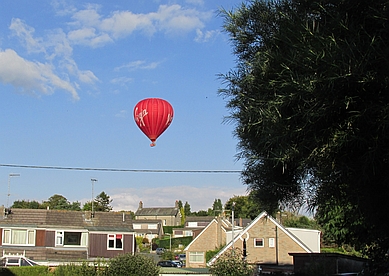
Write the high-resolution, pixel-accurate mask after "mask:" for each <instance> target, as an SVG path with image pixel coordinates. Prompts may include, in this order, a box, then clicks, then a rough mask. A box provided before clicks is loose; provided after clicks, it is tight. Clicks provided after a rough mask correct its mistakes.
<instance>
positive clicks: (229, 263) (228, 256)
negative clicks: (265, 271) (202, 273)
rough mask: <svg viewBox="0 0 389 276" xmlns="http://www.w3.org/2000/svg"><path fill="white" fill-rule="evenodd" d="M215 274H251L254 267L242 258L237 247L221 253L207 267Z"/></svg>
mask: <svg viewBox="0 0 389 276" xmlns="http://www.w3.org/2000/svg"><path fill="white" fill-rule="evenodd" d="M209 271H210V272H211V273H212V275H216V276H251V275H253V273H254V268H253V267H252V266H251V265H249V264H248V263H247V262H246V261H245V260H243V258H242V252H241V250H239V249H238V248H236V249H234V250H229V251H227V252H226V253H224V254H223V255H221V256H220V257H219V258H218V259H217V260H216V261H215V263H213V264H212V265H211V267H210V269H209Z"/></svg>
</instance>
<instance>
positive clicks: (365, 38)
mask: <svg viewBox="0 0 389 276" xmlns="http://www.w3.org/2000/svg"><path fill="white" fill-rule="evenodd" d="M387 12H388V3H387V1H386V0H377V1H357V2H356V1H352V0H342V1H325V0H317V1H314V0H280V1H266V0H254V1H250V2H248V3H245V4H242V5H241V6H240V7H238V8H236V10H234V11H225V10H223V11H222V16H223V17H224V19H225V23H224V29H225V30H226V32H227V33H228V34H229V35H230V38H231V41H232V45H233V49H234V53H235V55H236V57H237V65H236V67H235V69H233V70H231V71H230V72H229V73H227V74H225V75H222V76H221V78H222V79H223V81H225V88H223V89H221V90H220V93H221V94H222V96H224V97H225V98H226V100H227V107H228V108H230V111H231V115H230V116H229V118H228V119H229V120H231V121H233V122H235V123H236V129H235V135H236V137H237V138H238V139H239V144H238V147H239V150H240V152H239V154H238V157H239V158H242V159H244V161H245V163H244V171H243V173H242V180H243V182H244V183H245V184H247V185H248V186H249V189H250V190H252V191H253V192H254V194H255V198H256V200H257V201H258V202H260V203H261V206H262V207H263V208H264V209H265V210H267V211H268V212H270V213H274V212H276V211H277V210H278V208H279V207H280V206H281V205H282V206H284V207H285V206H288V205H289V206H293V207H295V206H297V205H300V206H301V204H303V202H304V201H306V202H307V204H308V205H309V207H310V208H311V209H313V208H317V209H318V210H319V211H318V215H319V216H325V215H326V214H328V212H334V213H336V214H337V217H339V218H346V220H347V222H352V223H342V224H340V225H338V224H339V223H340V222H341V221H340V220H336V221H331V220H330V219H328V217H327V219H325V218H324V219H323V220H322V222H323V223H334V225H337V227H343V229H344V230H346V231H343V232H342V233H341V235H338V237H339V239H340V240H339V241H338V242H347V241H350V242H352V243H353V244H354V245H356V246H358V247H359V248H368V249H372V252H368V253H369V254H370V256H373V255H374V256H381V260H377V261H388V260H387V259H386V260H385V258H387V255H385V253H386V252H387V251H388V249H389V235H388V234H387V233H389V224H387V223H383V222H385V221H388V220H389V212H381V211H378V210H387V209H388V208H389V200H388V196H389V192H388V191H389V190H388V188H387V183H388V182H389V170H388V168H389V158H388V152H389V116H388V114H389V78H388V76H389V47H387V38H388V37H389V28H387V18H388V14H387ZM328 202H331V203H332V205H330V206H329V205H327V203H328ZM320 210H323V211H320ZM339 230H340V229H339ZM373 252H375V253H378V254H375V253H373ZM385 256H386V257H385Z"/></svg>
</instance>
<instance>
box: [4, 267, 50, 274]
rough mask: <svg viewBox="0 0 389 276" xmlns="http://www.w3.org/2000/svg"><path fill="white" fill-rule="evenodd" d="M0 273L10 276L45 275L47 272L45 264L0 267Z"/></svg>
mask: <svg viewBox="0 0 389 276" xmlns="http://www.w3.org/2000/svg"><path fill="white" fill-rule="evenodd" d="M0 275H10V276H11V275H12V276H15V275H17V276H46V275H51V274H49V269H48V267H47V266H21V267H7V268H0Z"/></svg>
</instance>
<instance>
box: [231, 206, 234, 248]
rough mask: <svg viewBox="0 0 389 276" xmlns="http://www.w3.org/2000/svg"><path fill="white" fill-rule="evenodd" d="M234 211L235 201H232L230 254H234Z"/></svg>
mask: <svg viewBox="0 0 389 276" xmlns="http://www.w3.org/2000/svg"><path fill="white" fill-rule="evenodd" d="M234 211H235V202H232V211H231V213H232V254H234V236H235V235H234V224H235V218H234Z"/></svg>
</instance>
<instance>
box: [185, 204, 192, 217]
mask: <svg viewBox="0 0 389 276" xmlns="http://www.w3.org/2000/svg"><path fill="white" fill-rule="evenodd" d="M184 213H185V215H186V216H190V215H191V214H192V213H191V211H190V204H189V203H188V201H186V202H185V205H184Z"/></svg>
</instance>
